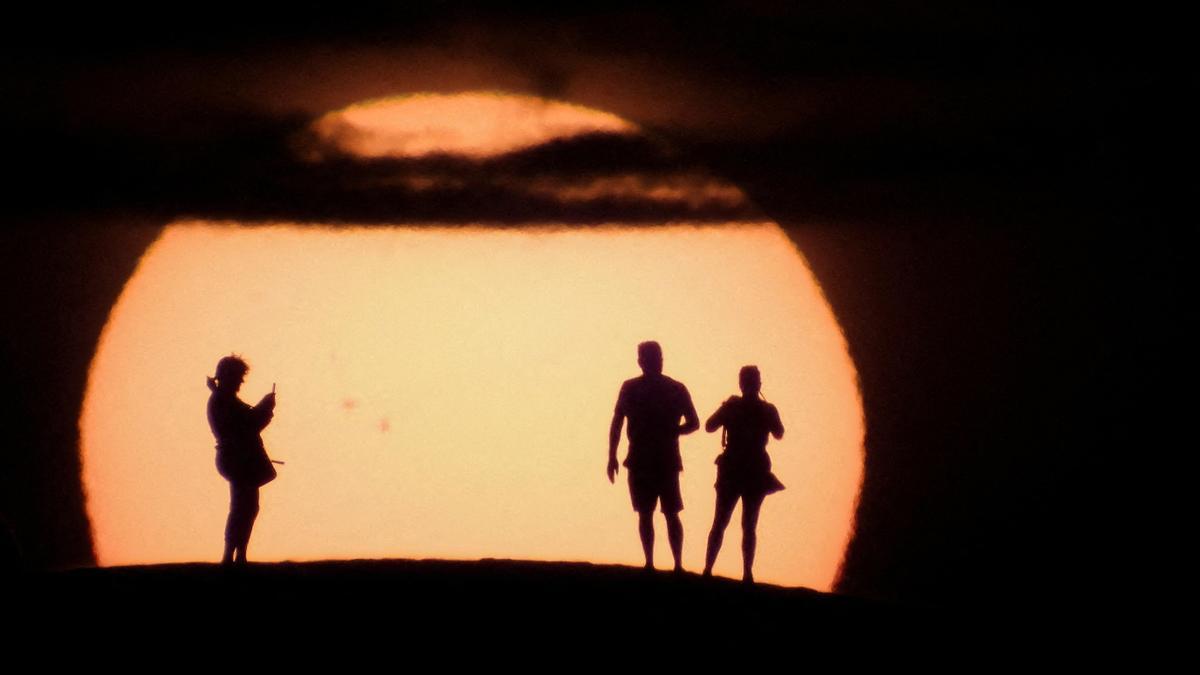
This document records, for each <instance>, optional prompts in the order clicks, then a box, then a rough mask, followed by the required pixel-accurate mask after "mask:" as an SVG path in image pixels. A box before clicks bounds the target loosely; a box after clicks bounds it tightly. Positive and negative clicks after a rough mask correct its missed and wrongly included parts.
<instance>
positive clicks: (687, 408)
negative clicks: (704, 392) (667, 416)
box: [679, 385, 700, 436]
mask: <svg viewBox="0 0 1200 675" xmlns="http://www.w3.org/2000/svg"><path fill="white" fill-rule="evenodd" d="M680 386H682V385H680ZM699 428H700V416H699V415H697V414H696V406H694V405H692V395H691V394H690V393H688V390H687V387H683V424H681V425H679V435H680V436H686V435H688V434H690V433H692V432H693V431H695V430H697V429H699Z"/></svg>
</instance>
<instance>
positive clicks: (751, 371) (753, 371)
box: [738, 366, 767, 401]
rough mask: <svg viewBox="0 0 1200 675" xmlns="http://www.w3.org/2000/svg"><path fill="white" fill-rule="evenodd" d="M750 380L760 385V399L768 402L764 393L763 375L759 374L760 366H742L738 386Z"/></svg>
mask: <svg viewBox="0 0 1200 675" xmlns="http://www.w3.org/2000/svg"><path fill="white" fill-rule="evenodd" d="M748 379H749V380H750V381H752V382H754V383H755V384H757V385H758V397H759V398H761V399H762V400H764V401H765V400H767V399H766V397H764V396H763V393H762V374H761V373H759V372H758V366H742V369H741V370H739V371H738V384H742V383H745V382H746V380H748Z"/></svg>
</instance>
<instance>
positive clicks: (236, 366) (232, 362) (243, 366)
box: [214, 354, 250, 382]
mask: <svg viewBox="0 0 1200 675" xmlns="http://www.w3.org/2000/svg"><path fill="white" fill-rule="evenodd" d="M249 371H250V366H249V364H247V363H246V361H245V360H244V359H242V357H240V356H238V355H237V354H230V355H229V356H226V357H225V358H223V359H221V360H220V361H217V376H216V378H214V379H216V380H217V381H218V382H220V381H222V380H232V379H235V378H237V377H238V376H239V375H245V374H246V373H247V372H249Z"/></svg>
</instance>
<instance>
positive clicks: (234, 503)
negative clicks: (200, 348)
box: [208, 356, 275, 565]
mask: <svg viewBox="0 0 1200 675" xmlns="http://www.w3.org/2000/svg"><path fill="white" fill-rule="evenodd" d="M248 370H250V367H249V366H247V365H246V362H245V361H243V360H242V359H241V358H240V357H237V356H226V357H225V358H223V359H221V360H220V361H219V362H218V363H217V375H216V377H210V378H208V388H209V389H210V390H212V396H210V397H209V398H208V425H209V426H210V427H211V428H212V432H213V436H215V437H216V439H217V471H218V472H219V473H220V474H221V475H222V476H223V477H224V478H225V480H228V481H229V519H228V520H227V521H226V522H225V554H224V555H223V556H222V557H221V563H222V564H224V565H229V564H231V563H233V562H234V561H235V556H236V562H238V563H245V562H246V547H247V546H248V545H249V544H250V531H251V530H252V529H254V519H255V518H256V517H257V516H258V488H260V487H262V486H263V485H266V484H267V483H269V482H271V481H272V480H274V479H275V467H274V466H271V459H270V458H269V457H267V451H266V449H265V448H264V447H263V442H262V437H261V436H260V435H259V433H260V432H261V431H262V430H263V429H264V428H266V426H267V425H268V424H270V423H271V418H272V417H273V416H274V414H275V392H274V391H272V392H271V393H269V394H267V395H266V396H263V398H262V400H261V401H259V402H258V405H256V406H254V407H250V406H249V405H248V404H246V403H243V402H242V401H241V399H239V398H238V397H237V393H238V390H239V389H241V387H242V382H244V381H245V379H246V372H247V371H248Z"/></svg>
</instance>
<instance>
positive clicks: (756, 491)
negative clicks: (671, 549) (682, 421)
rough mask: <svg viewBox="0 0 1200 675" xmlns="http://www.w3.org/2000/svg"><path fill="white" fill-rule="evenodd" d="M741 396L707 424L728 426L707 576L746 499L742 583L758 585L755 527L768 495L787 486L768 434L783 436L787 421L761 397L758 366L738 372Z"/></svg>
mask: <svg viewBox="0 0 1200 675" xmlns="http://www.w3.org/2000/svg"><path fill="white" fill-rule="evenodd" d="M738 384H739V385H740V386H741V390H742V395H741V396H740V397H738V396H731V397H729V398H728V399H726V401H725V402H724V403H722V404H721V407H720V408H718V409H717V411H716V412H715V413H713V414H712V417H709V418H708V421H706V422H705V423H704V430H705V431H707V432H709V433H712V432H714V431H716V430H717V429H719V428H724V430H723V431H722V434H721V436H722V437H721V444H722V446H723V447H724V450H723V451H722V452H721V455H720V456H719V457H717V461H716V464H717V483H716V488H717V507H716V512H715V513H714V515H713V524H712V530H710V531H709V533H708V550H707V551H706V552H705V556H704V576H706V577H707V576H712V568H713V563H715V562H716V561H717V554H718V553H720V551H721V542H722V540H723V539H724V538H725V528H726V527H727V526H728V525H729V519H730V517H731V516H732V515H733V507H734V506H736V505H737V501H738V499H741V500H742V581H744V582H746V583H754V573H753V571H752V568H753V567H754V550H755V547H756V546H757V543H758V535H757V533H756V532H755V528H757V527H758V512H759V509H760V508H761V507H762V503H763V499H765V498H766V496H767V495H769V494H772V493H774V492H778V491H780V490H782V489H784V486H783V483H781V482H779V479H778V478H776V477H775V474H773V473H771V458H770V457H769V456H768V455H767V440H768V439H767V436H768V434H769V435H771V436H774V437H775V440H779V439H781V438H783V422H781V421H780V419H779V410H777V409H776V408H775V406H773V405H771V404H770V403H767V401H766V400H765V399H763V398H762V376H761V374H760V373H759V372H758V367H756V366H746V367H744V368H742V370H741V372H739V373H738Z"/></svg>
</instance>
